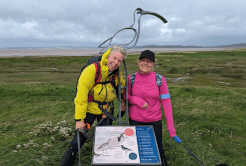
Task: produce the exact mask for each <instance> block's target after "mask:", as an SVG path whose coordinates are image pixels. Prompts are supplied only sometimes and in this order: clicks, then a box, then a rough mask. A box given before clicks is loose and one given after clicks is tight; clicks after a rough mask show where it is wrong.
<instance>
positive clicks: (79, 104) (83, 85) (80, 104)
mask: <svg viewBox="0 0 246 166" xmlns="http://www.w3.org/2000/svg"><path fill="white" fill-rule="evenodd" d="M95 74H96V69H95V65H94V64H91V65H90V66H88V67H86V68H85V69H84V71H83V72H82V73H81V75H80V78H79V81H78V85H77V94H76V97H75V99H74V103H75V115H74V119H75V120H76V121H83V120H84V119H85V117H86V111H87V106H88V94H89V91H90V89H91V88H92V87H93V85H94V84H95Z"/></svg>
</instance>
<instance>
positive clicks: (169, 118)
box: [160, 77, 176, 137]
mask: <svg viewBox="0 0 246 166" xmlns="http://www.w3.org/2000/svg"><path fill="white" fill-rule="evenodd" d="M160 98H161V104H162V108H163V110H164V115H165V118H166V122H167V129H168V131H169V135H170V137H174V136H176V130H175V129H174V124H173V112H172V104H171V99H170V95H169V90H168V87H167V83H166V80H165V78H164V77H162V85H161V87H160Z"/></svg>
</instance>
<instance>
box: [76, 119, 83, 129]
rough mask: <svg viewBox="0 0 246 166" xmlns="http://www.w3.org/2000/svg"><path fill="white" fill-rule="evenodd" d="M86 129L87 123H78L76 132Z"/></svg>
mask: <svg viewBox="0 0 246 166" xmlns="http://www.w3.org/2000/svg"><path fill="white" fill-rule="evenodd" d="M84 128H85V122H84V121H76V130H78V129H82V130H84Z"/></svg>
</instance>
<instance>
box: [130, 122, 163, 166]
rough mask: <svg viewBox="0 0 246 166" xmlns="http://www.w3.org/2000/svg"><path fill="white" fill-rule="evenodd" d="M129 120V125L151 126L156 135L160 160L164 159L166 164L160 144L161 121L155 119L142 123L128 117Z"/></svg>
mask: <svg viewBox="0 0 246 166" xmlns="http://www.w3.org/2000/svg"><path fill="white" fill-rule="evenodd" d="M129 122H130V125H131V126H138V125H152V126H153V128H154V132H155V136H156V141H157V145H158V149H159V153H160V157H161V159H162V162H163V161H164V163H165V166H167V160H166V157H165V153H164V149H163V145H162V122H161V120H159V121H156V122H148V123H144V122H138V121H135V120H132V119H129ZM163 165H164V164H163Z"/></svg>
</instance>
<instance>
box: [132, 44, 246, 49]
mask: <svg viewBox="0 0 246 166" xmlns="http://www.w3.org/2000/svg"><path fill="white" fill-rule="evenodd" d="M134 48H246V43H238V44H230V45H218V46H194V45H189V46H182V45H143V46H135V47H134Z"/></svg>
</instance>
